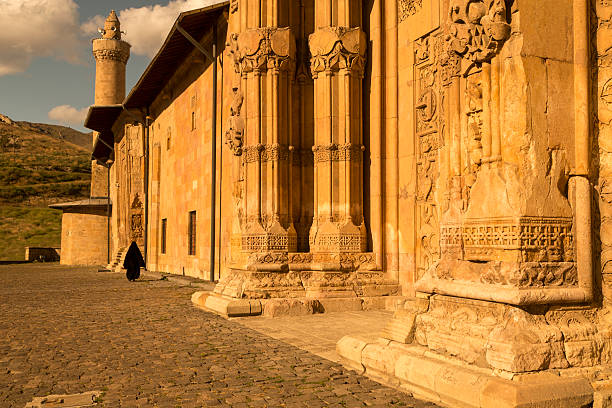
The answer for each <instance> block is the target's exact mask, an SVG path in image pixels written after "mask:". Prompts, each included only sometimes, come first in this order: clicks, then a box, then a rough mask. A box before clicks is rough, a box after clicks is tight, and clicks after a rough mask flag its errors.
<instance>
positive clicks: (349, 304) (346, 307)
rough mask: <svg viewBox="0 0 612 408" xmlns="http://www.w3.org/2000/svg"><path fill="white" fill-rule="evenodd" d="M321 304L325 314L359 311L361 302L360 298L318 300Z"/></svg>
mask: <svg viewBox="0 0 612 408" xmlns="http://www.w3.org/2000/svg"><path fill="white" fill-rule="evenodd" d="M319 303H320V304H321V306H322V308H323V311H324V312H325V313H330V312H348V311H352V312H354V311H361V310H363V308H362V300H361V299H360V298H355V297H353V298H320V299H319Z"/></svg>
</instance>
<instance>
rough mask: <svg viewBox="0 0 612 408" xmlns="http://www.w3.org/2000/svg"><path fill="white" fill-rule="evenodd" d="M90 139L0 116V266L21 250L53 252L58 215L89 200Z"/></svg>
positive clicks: (62, 128)
mask: <svg viewBox="0 0 612 408" xmlns="http://www.w3.org/2000/svg"><path fill="white" fill-rule="evenodd" d="M91 144H92V135H91V134H87V133H82V132H79V131H77V130H74V129H71V128H68V127H65V126H56V125H48V124H42V123H30V122H15V121H12V120H11V119H10V118H8V117H7V116H5V115H1V114H0V260H6V259H23V254H24V252H23V247H25V246H59V245H60V230H61V225H60V222H61V212H60V211H57V210H52V209H49V208H48V207H47V206H48V205H49V204H54V203H58V202H63V201H73V200H80V199H83V198H86V197H88V196H89V189H90V179H91V160H90V157H91Z"/></svg>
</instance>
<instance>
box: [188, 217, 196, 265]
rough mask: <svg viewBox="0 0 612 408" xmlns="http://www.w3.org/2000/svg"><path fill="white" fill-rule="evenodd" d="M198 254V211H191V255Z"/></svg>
mask: <svg viewBox="0 0 612 408" xmlns="http://www.w3.org/2000/svg"><path fill="white" fill-rule="evenodd" d="M195 254H196V212H195V211H191V212H189V255H195Z"/></svg>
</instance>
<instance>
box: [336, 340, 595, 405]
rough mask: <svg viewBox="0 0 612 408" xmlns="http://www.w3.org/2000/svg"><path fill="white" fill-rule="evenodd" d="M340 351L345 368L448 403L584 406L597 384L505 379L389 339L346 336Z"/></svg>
mask: <svg viewBox="0 0 612 408" xmlns="http://www.w3.org/2000/svg"><path fill="white" fill-rule="evenodd" d="M336 350H337V352H338V354H339V355H340V356H341V358H342V363H343V364H344V365H345V366H346V367H347V368H349V369H353V370H356V371H358V372H360V373H365V375H367V376H370V377H372V378H373V379H375V380H377V381H380V382H382V383H385V384H388V385H391V386H394V387H397V388H400V389H402V390H404V391H407V392H410V393H412V394H413V395H414V396H415V397H417V398H421V399H426V400H430V401H433V402H436V403H438V404H441V405H445V406H448V407H465V408H468V407H469V408H518V407H521V408H552V407H555V408H583V407H587V406H590V404H592V403H593V394H594V391H593V387H592V386H591V384H590V383H589V381H588V380H587V379H585V378H582V377H559V376H557V375H554V374H552V373H549V372H541V373H537V374H524V375H515V376H513V377H512V378H511V379H510V378H502V377H500V376H498V375H496V374H495V372H494V371H493V370H487V369H481V368H478V367H474V366H470V365H468V364H464V363H462V362H460V361H457V360H454V359H451V358H447V357H443V356H440V355H436V354H435V353H432V352H431V351H429V350H427V349H426V348H424V347H420V346H413V345H406V344H400V343H397V342H394V341H390V340H386V339H376V340H375V339H371V340H369V339H367V338H358V337H350V336H346V337H344V338H342V339H341V340H340V341H339V342H338V344H337V346H336ZM604 406H605V405H604Z"/></svg>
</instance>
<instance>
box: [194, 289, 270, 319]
mask: <svg viewBox="0 0 612 408" xmlns="http://www.w3.org/2000/svg"><path fill="white" fill-rule="evenodd" d="M204 307H205V308H206V309H208V310H211V311H213V312H215V313H219V314H221V315H223V316H226V317H241V316H257V315H260V314H261V311H262V308H261V302H260V301H259V300H253V299H232V298H227V297H223V296H219V295H217V294H211V295H209V296H208V297H207V298H206V301H205V303H204Z"/></svg>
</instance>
